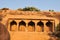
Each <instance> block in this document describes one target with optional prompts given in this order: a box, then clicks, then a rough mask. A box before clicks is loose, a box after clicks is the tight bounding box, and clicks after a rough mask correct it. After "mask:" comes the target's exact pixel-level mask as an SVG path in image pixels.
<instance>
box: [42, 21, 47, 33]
mask: <svg viewBox="0 0 60 40" xmlns="http://www.w3.org/2000/svg"><path fill="white" fill-rule="evenodd" d="M43 22H44V32H47V31H48V29H47V26H46V23H47V21H43Z"/></svg>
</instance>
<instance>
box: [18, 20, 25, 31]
mask: <svg viewBox="0 0 60 40" xmlns="http://www.w3.org/2000/svg"><path fill="white" fill-rule="evenodd" d="M25 27H26V23H25V22H24V21H21V22H19V27H18V30H19V31H25Z"/></svg>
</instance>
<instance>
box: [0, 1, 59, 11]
mask: <svg viewBox="0 0 60 40" xmlns="http://www.w3.org/2000/svg"><path fill="white" fill-rule="evenodd" d="M28 6H30V7H31V6H33V7H36V8H38V9H40V10H49V9H50V10H55V11H60V0H0V8H5V7H6V8H10V9H13V10H15V9H18V8H24V7H28Z"/></svg>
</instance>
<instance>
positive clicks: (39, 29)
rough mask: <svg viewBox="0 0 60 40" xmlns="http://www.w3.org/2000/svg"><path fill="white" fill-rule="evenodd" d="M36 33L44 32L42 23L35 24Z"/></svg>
mask: <svg viewBox="0 0 60 40" xmlns="http://www.w3.org/2000/svg"><path fill="white" fill-rule="evenodd" d="M36 31H38V32H43V31H44V23H43V22H42V21H40V22H38V23H37V27H36Z"/></svg>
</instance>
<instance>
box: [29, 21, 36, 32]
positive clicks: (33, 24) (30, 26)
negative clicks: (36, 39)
mask: <svg viewBox="0 0 60 40" xmlns="http://www.w3.org/2000/svg"><path fill="white" fill-rule="evenodd" d="M34 30H35V23H34V22H33V21H30V22H29V23H28V31H30V32H32V31H34Z"/></svg>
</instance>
